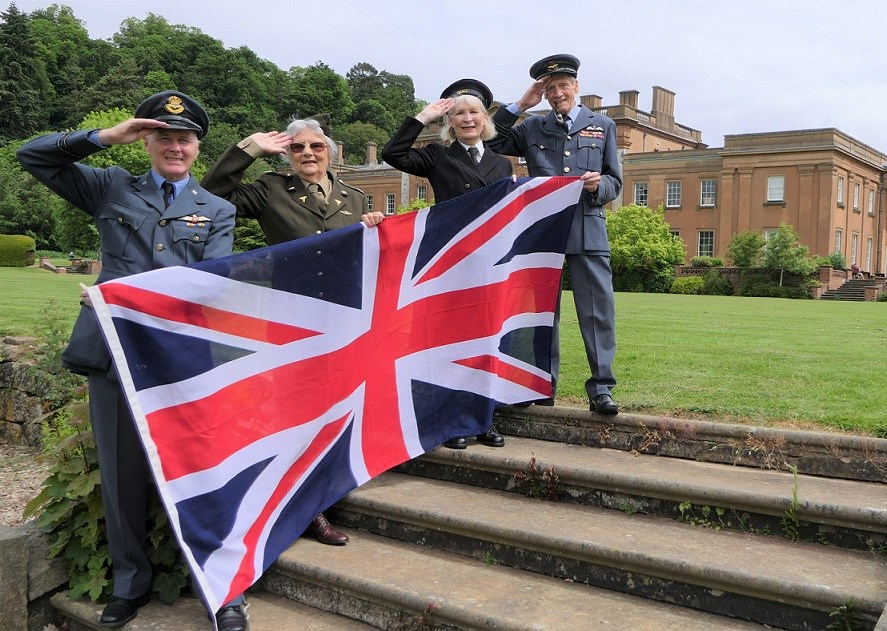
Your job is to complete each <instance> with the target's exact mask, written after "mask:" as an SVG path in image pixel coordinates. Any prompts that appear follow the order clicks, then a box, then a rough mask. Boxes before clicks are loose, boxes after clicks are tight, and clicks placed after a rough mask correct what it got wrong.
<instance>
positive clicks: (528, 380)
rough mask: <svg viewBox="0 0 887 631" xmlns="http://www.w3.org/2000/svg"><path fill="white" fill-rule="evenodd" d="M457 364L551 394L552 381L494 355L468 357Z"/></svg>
mask: <svg viewBox="0 0 887 631" xmlns="http://www.w3.org/2000/svg"><path fill="white" fill-rule="evenodd" d="M455 363H456V364H459V365H460V366H467V367H468V368H477V369H478V370H483V371H485V372H491V373H494V374H496V375H498V376H499V377H501V378H503V379H505V380H507V381H510V382H512V383H516V384H518V385H521V386H526V387H527V388H531V389H533V390H535V391H536V392H545V390H546V389H548V391H549V392H551V390H550V389H551V380H550V379H543V378H542V377H539V376H538V375H536V374H533V373H531V372H530V371H528V370H523V369H522V368H518V367H517V366H512V365H511V364H507V363H505V362H503V361H501V360H500V359H499V358H498V357H496V356H494V355H478V356H477V357H467V358H465V359H459V360H457V361H456V362H455Z"/></svg>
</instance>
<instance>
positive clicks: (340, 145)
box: [336, 140, 345, 166]
mask: <svg viewBox="0 0 887 631" xmlns="http://www.w3.org/2000/svg"><path fill="white" fill-rule="evenodd" d="M336 149H337V150H338V151H337V153H338V154H339V156H338V158H336V164H337V165H338V166H342V165H343V164H345V145H344V143H343V142H342V141H341V140H337V141H336Z"/></svg>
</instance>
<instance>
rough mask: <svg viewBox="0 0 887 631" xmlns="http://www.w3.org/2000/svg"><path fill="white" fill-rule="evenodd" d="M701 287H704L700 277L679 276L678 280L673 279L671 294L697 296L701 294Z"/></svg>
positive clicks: (703, 281)
mask: <svg viewBox="0 0 887 631" xmlns="http://www.w3.org/2000/svg"><path fill="white" fill-rule="evenodd" d="M703 285H705V280H703V278H702V276H681V277H680V278H675V279H674V282H673V283H672V284H671V293H673V294H689V295H694V294H699V293H702V286H703Z"/></svg>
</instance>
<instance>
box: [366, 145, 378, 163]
mask: <svg viewBox="0 0 887 631" xmlns="http://www.w3.org/2000/svg"><path fill="white" fill-rule="evenodd" d="M378 146H379V145H377V144H376V143H374V142H373V141H372V140H371V141H370V142H368V143H367V159H366V164H367V166H371V165H374V164H379V161H378V160H377V159H376V149H377V148H378Z"/></svg>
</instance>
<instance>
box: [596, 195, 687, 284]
mask: <svg viewBox="0 0 887 631" xmlns="http://www.w3.org/2000/svg"><path fill="white" fill-rule="evenodd" d="M607 232H608V233H609V236H610V264H611V265H612V268H613V288H614V289H616V290H617V291H649V292H659V293H667V292H668V291H669V290H670V289H671V285H672V282H673V281H674V266H675V265H677V264H679V263H682V262H683V261H684V256H685V253H686V251H685V248H684V243H683V242H682V241H681V240H680V239H678V238H676V237H674V236H673V235H672V234H671V233H670V232H669V227H668V224H667V223H666V222H665V219H664V212H663V209H662V208H661V207H660V208H659V209H657V210H653V209H651V208H648V207H646V206H638V205H636V204H631V205H629V206H623V207H621V208H619V209H617V210H616V211H614V212H611V213H609V214H608V215H607Z"/></svg>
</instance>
